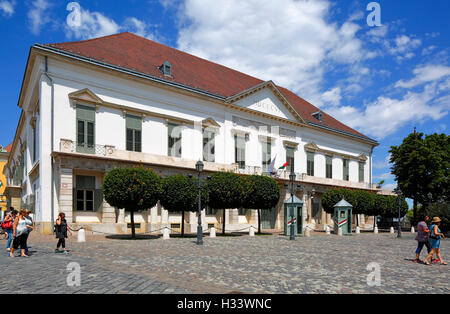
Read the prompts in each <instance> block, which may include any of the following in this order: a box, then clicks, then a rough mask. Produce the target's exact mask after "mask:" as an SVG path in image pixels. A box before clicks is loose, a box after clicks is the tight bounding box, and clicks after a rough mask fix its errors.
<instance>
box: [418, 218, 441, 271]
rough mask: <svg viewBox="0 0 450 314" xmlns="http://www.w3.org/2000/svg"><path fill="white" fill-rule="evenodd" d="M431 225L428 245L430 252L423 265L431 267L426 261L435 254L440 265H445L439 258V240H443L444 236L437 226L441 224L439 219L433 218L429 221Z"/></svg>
mask: <svg viewBox="0 0 450 314" xmlns="http://www.w3.org/2000/svg"><path fill="white" fill-rule="evenodd" d="M431 223H432V225H431V226H430V231H431V233H430V244H431V252H430V254H428V257H427V258H426V259H425V261H424V264H425V265H431V264H430V262H429V261H428V260H430V259H431V258H432V257H433V254H435V253H436V256H437V258H438V260H439V262H440V263H441V265H447V263H446V262H444V261H443V260H442V257H441V249H440V245H441V239H444V238H445V237H444V234H443V233H441V230H440V229H439V226H440V224H441V219H440V218H439V217H434V218H433V220H432V221H431Z"/></svg>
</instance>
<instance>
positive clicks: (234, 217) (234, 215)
mask: <svg viewBox="0 0 450 314" xmlns="http://www.w3.org/2000/svg"><path fill="white" fill-rule="evenodd" d="M228 214H229V220H228V221H229V224H230V225H231V224H238V223H239V210H238V209H237V208H233V209H229V210H228Z"/></svg>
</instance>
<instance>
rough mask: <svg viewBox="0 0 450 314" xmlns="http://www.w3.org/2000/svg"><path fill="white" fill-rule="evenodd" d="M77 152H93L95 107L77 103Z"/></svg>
mask: <svg viewBox="0 0 450 314" xmlns="http://www.w3.org/2000/svg"><path fill="white" fill-rule="evenodd" d="M76 132H77V152H79V153H88V154H94V153H95V108H94V107H89V106H84V105H79V104H78V105H77V131H76Z"/></svg>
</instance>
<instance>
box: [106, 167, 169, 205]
mask: <svg viewBox="0 0 450 314" xmlns="http://www.w3.org/2000/svg"><path fill="white" fill-rule="evenodd" d="M103 195H104V196H105V200H106V201H107V202H108V203H109V204H110V205H111V206H115V207H117V208H124V209H125V210H126V211H140V210H147V209H150V208H152V207H154V206H155V205H156V203H157V202H158V200H159V198H160V195H161V178H160V176H159V175H158V174H156V173H155V172H154V171H153V170H148V169H145V168H143V167H138V168H116V169H113V170H111V171H110V172H109V173H108V174H107V175H106V177H105V180H104V182H103Z"/></svg>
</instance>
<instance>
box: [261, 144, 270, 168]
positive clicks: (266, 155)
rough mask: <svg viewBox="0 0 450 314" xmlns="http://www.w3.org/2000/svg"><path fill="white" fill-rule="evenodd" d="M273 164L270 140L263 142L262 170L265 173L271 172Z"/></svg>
mask: <svg viewBox="0 0 450 314" xmlns="http://www.w3.org/2000/svg"><path fill="white" fill-rule="evenodd" d="M271 162H272V143H271V142H270V140H268V141H266V142H262V168H263V172H267V171H269V166H270V163H271Z"/></svg>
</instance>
